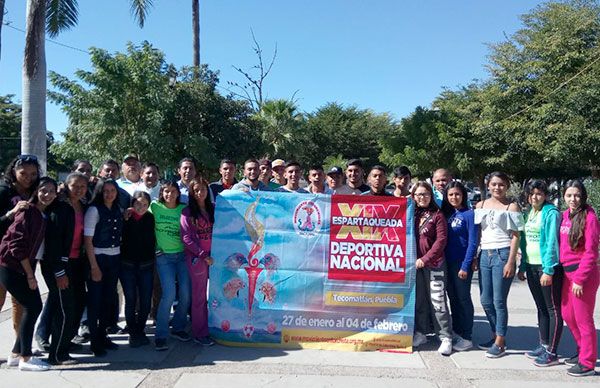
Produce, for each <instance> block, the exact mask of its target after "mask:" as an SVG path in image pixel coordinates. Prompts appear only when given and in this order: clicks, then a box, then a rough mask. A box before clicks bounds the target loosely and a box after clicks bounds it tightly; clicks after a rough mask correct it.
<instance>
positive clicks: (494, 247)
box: [475, 171, 523, 358]
mask: <svg viewBox="0 0 600 388" xmlns="http://www.w3.org/2000/svg"><path fill="white" fill-rule="evenodd" d="M509 187H510V178H509V177H508V175H506V174H505V173H503V172H498V171H496V172H493V173H491V174H490V175H489V176H488V190H489V191H490V193H491V197H490V198H488V199H484V200H483V201H481V202H479V203H478V204H477V206H476V207H475V223H476V224H478V225H480V226H481V240H480V247H481V256H480V261H479V290H480V293H481V305H482V307H483V310H484V311H485V315H486V316H487V319H488V322H489V323H490V328H491V329H492V339H491V340H489V341H488V342H486V343H482V344H479V348H480V349H482V350H486V357H488V358H498V357H502V356H504V355H505V354H506V332H507V329H508V307H507V305H506V301H507V300H508V292H509V291H510V285H511V284H512V281H513V278H514V277H515V272H516V257H517V252H518V250H519V241H520V237H521V235H520V232H521V231H522V230H523V215H522V214H521V211H520V209H519V206H518V205H517V204H516V203H515V202H514V201H512V200H511V199H510V198H509V197H508V195H507V193H508V189H509Z"/></svg>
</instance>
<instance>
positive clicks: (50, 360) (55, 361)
mask: <svg viewBox="0 0 600 388" xmlns="http://www.w3.org/2000/svg"><path fill="white" fill-rule="evenodd" d="M47 361H48V364H50V365H76V364H78V363H79V361H78V360H77V359H76V358H73V357H71V356H67V357H64V358H61V357H58V359H56V358H54V357H52V358H50V357H48V360H47Z"/></svg>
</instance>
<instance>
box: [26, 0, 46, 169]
mask: <svg viewBox="0 0 600 388" xmlns="http://www.w3.org/2000/svg"><path fill="white" fill-rule="evenodd" d="M26 29H27V32H26V35H25V56H24V60H23V111H22V122H21V153H23V154H32V155H36V156H37V157H38V160H39V162H40V164H41V166H42V171H43V172H44V173H45V172H46V50H45V39H44V38H45V34H46V0H28V1H27V20H26Z"/></svg>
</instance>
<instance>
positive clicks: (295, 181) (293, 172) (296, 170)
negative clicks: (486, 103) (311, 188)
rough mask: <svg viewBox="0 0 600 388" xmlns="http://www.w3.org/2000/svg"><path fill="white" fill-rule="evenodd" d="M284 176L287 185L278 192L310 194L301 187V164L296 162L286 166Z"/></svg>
mask: <svg viewBox="0 0 600 388" xmlns="http://www.w3.org/2000/svg"><path fill="white" fill-rule="evenodd" d="M284 176H285V179H286V181H287V183H286V184H285V185H283V186H281V187H280V188H278V189H277V191H279V192H281V193H291V192H295V193H302V194H308V191H306V190H304V189H303V188H301V187H300V178H301V177H302V167H300V163H298V162H295V161H291V162H288V163H287V164H286V165H285V172H284Z"/></svg>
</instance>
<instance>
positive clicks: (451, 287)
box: [446, 260, 474, 341]
mask: <svg viewBox="0 0 600 388" xmlns="http://www.w3.org/2000/svg"><path fill="white" fill-rule="evenodd" d="M446 263H447V264H448V299H449V300H450V310H451V311H452V329H453V330H454V333H456V334H458V335H460V336H461V337H462V338H464V339H466V340H469V341H470V340H471V337H472V335H473V315H474V308H473V300H472V299H471V281H472V279H473V271H471V269H469V272H468V275H467V278H466V279H465V280H463V279H461V278H459V277H458V271H459V270H460V268H461V264H462V262H461V261H459V260H448V261H447V262H446Z"/></svg>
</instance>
